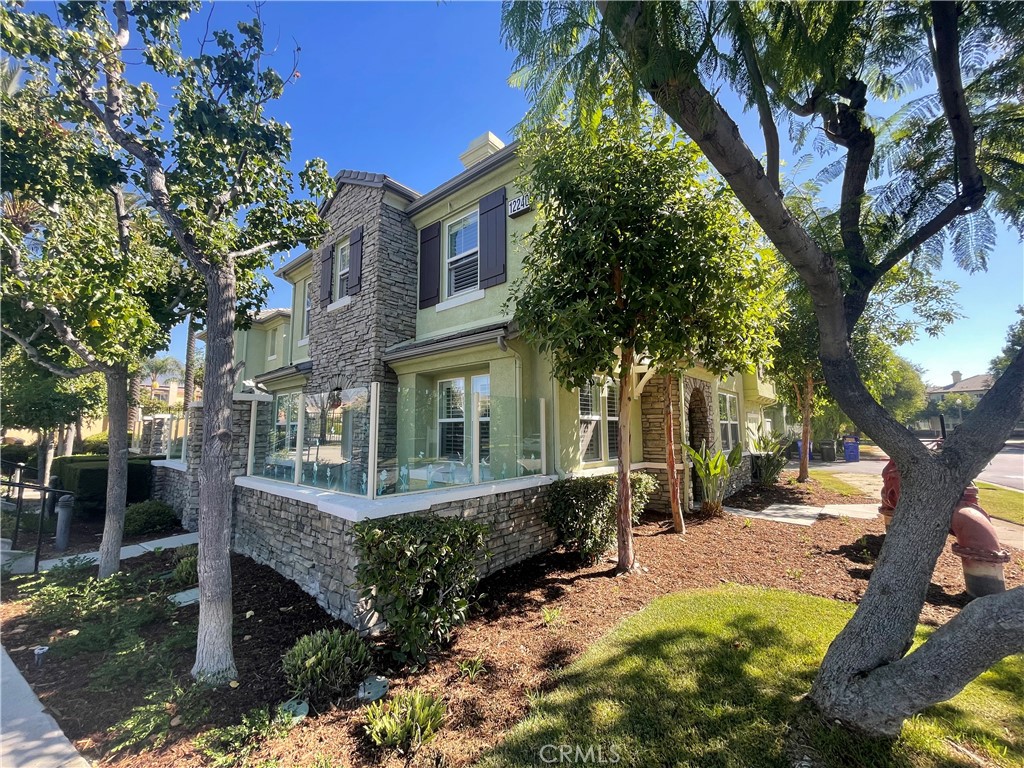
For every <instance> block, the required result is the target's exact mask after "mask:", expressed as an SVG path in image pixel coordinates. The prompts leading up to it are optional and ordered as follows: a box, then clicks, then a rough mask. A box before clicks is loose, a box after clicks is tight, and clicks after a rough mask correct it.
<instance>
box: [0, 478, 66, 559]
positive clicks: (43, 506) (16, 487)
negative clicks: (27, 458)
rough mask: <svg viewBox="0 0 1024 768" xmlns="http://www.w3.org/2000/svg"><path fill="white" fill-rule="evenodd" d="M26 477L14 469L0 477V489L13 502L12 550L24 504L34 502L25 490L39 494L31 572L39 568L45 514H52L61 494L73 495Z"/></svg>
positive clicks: (15, 546)
mask: <svg viewBox="0 0 1024 768" xmlns="http://www.w3.org/2000/svg"><path fill="white" fill-rule="evenodd" d="M27 479H28V478H25V477H24V475H23V474H21V473H20V472H18V471H15V472H13V473H12V474H11V475H10V476H5V477H2V478H0V489H2V496H3V499H4V500H5V501H8V502H11V503H13V504H14V530H13V531H12V533H11V550H12V551H16V550H17V549H18V536H19V534H20V533H21V523H22V515H24V514H25V513H26V510H25V504H26V502H27V501H31V502H32V503H33V504H34V503H35V500H34V499H31V500H30V499H26V498H25V495H26V492H29V493H30V494H33V493H34V494H38V496H39V511H38V513H37V514H38V521H37V527H36V548H35V556H34V559H33V561H32V572H33V573H36V572H37V571H38V570H39V553H40V551H41V550H42V548H43V524H44V521H45V519H46V517H47V516H53V514H54V509H55V508H56V504H57V500H58V499H59V498H60V497H61V496H73V495H74V494H70V493H68V492H67V491H65V490H63V489H61V488H51V487H50V486H47V485H42V484H40V483H32V482H26V480H27ZM29 514H31V512H29Z"/></svg>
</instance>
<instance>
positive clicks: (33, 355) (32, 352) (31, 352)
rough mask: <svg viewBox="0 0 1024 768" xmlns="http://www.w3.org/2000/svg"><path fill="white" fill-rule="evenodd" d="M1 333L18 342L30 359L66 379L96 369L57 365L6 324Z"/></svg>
mask: <svg viewBox="0 0 1024 768" xmlns="http://www.w3.org/2000/svg"><path fill="white" fill-rule="evenodd" d="M0 333H2V334H3V335H4V336H6V337H7V338H9V339H10V340H11V341H13V342H14V343H16V344H17V345H18V346H19V347H21V348H22V349H23V350H25V355H26V356H27V357H28V359H29V360H31V361H32V362H33V363H35V364H36V365H38V366H40V367H42V368H45V369H46V370H48V371H49V372H50V373H52V374H54V375H55V376H61V377H63V378H65V379H73V378H75V377H76V376H83V375H85V374H87V373H92V372H93V371H94V369H93V368H91V367H90V366H87V365H83V366H81V367H80V368H66V367H64V366H62V365H57V363H54V362H52V361H50V360H47V359H46V358H45V357H43V355H42V354H40V352H39V350H38V349H36V348H35V347H34V346H32V342H30V341H29V340H28V339H25V338H22V337H21V336H19V335H18V334H17V333H15V332H14V331H12V330H11V329H10V328H8V327H6V326H0Z"/></svg>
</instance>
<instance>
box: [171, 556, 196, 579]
mask: <svg viewBox="0 0 1024 768" xmlns="http://www.w3.org/2000/svg"><path fill="white" fill-rule="evenodd" d="M171 578H172V579H173V580H174V583H175V584H177V585H178V586H180V587H191V586H192V585H193V584H198V583H199V557H198V556H197V555H190V556H188V557H183V558H181V560H179V561H178V562H177V563H176V564H175V565H174V573H172V574H171Z"/></svg>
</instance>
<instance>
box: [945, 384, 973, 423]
mask: <svg viewBox="0 0 1024 768" xmlns="http://www.w3.org/2000/svg"><path fill="white" fill-rule="evenodd" d="M977 407H978V398H976V397H975V396H974V395H970V394H967V393H966V392H964V393H961V394H956V393H950V394H948V395H946V396H945V397H944V398H942V399H941V400H940V401H939V403H938V411H939V413H941V414H942V415H943V416H947V417H949V418H951V419H952V418H955V419H956V420H957V423H958V424H960V423H962V422H963V420H964V416H967V415H969V414H970V413H971V411H973V410H974V409H975V408H977Z"/></svg>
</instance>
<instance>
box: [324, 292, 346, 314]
mask: <svg viewBox="0 0 1024 768" xmlns="http://www.w3.org/2000/svg"><path fill="white" fill-rule="evenodd" d="M351 303H352V297H351V296H349V295H347V294H346V295H345V296H342V297H341V298H340V299H338V300H337V301H332V302H331V303H330V304H328V305H327V309H326V310H325V311H326V312H333V311H334V310H336V309H341V308H342V307H347V306H348V305H349V304H351Z"/></svg>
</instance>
